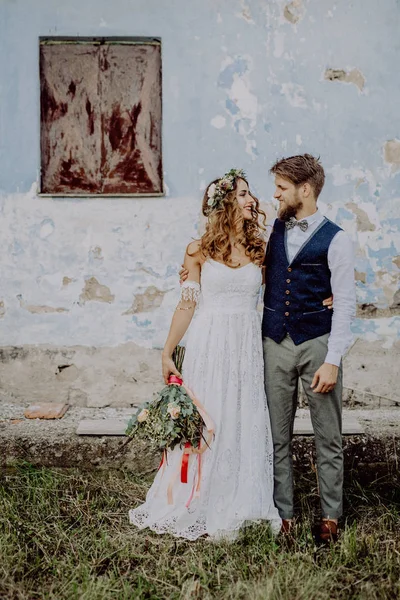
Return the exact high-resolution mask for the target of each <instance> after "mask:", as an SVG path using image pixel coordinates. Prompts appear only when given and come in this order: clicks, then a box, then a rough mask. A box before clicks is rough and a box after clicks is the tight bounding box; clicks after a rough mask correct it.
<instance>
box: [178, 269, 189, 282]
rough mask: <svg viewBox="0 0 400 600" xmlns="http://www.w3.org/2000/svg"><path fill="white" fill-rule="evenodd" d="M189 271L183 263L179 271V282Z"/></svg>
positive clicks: (184, 279)
mask: <svg viewBox="0 0 400 600" xmlns="http://www.w3.org/2000/svg"><path fill="white" fill-rule="evenodd" d="M188 275H189V271H188V270H187V269H185V267H184V266H183V265H181V270H180V271H179V283H183V282H184V281H186V279H187V278H188Z"/></svg>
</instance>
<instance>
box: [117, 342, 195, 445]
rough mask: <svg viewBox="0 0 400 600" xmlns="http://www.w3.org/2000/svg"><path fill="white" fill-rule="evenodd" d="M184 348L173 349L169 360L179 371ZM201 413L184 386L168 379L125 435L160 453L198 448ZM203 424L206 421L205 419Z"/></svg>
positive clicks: (136, 414)
mask: <svg viewBox="0 0 400 600" xmlns="http://www.w3.org/2000/svg"><path fill="white" fill-rule="evenodd" d="M184 355H185V348H183V347H182V346H177V348H176V349H175V351H174V354H173V355H172V359H173V361H174V363H175V365H176V368H177V369H178V371H179V372H181V370H182V363H183V358H184ZM204 412H205V411H203V410H202V407H201V405H200V403H199V402H198V401H197V400H196V398H195V397H194V396H193V394H192V393H191V391H190V390H189V389H188V388H187V387H186V386H185V385H184V383H183V381H182V379H180V378H179V377H176V376H175V375H170V377H169V380H168V385H167V386H165V387H164V388H163V389H162V390H161V392H159V393H158V395H157V397H156V398H155V399H154V400H152V401H151V402H146V403H145V404H144V405H143V406H141V407H140V408H139V409H138V411H137V412H136V413H135V414H134V415H133V416H132V418H131V419H130V421H129V423H128V427H127V430H126V435H128V436H129V437H130V438H136V439H144V440H146V441H148V442H149V443H150V444H151V445H152V446H153V447H155V448H158V449H160V450H163V451H166V450H173V449H174V448H175V446H176V445H178V444H179V445H180V447H184V446H185V447H187V448H188V447H189V446H190V447H192V448H199V447H200V444H201V440H202V439H204V438H203V428H204V426H206V427H207V424H206V422H205V420H204V418H203V417H204V416H206V415H205V414H204ZM206 420H207V418H206Z"/></svg>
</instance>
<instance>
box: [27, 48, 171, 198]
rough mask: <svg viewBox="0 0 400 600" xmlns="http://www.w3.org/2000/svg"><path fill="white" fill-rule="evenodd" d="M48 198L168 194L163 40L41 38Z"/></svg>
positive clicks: (43, 168)
mask: <svg viewBox="0 0 400 600" xmlns="http://www.w3.org/2000/svg"><path fill="white" fill-rule="evenodd" d="M39 58H40V150H41V159H40V160H41V165H40V190H39V194H40V195H41V196H73V197H79V196H85V197H86V196H91V197H93V196H95V197H102V196H117V197H120V196H162V195H163V194H164V187H163V170H162V146H161V127H162V89H161V81H162V79H161V77H162V70H161V40H160V39H159V38H126V37H124V38H119V37H113V38H110V37H106V38H97V37H91V38H76V37H41V38H39Z"/></svg>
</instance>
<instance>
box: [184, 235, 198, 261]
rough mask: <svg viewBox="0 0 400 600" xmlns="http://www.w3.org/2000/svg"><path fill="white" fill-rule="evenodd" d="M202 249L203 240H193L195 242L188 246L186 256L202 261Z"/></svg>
mask: <svg viewBox="0 0 400 600" xmlns="http://www.w3.org/2000/svg"><path fill="white" fill-rule="evenodd" d="M200 247H201V240H193V242H190V244H188V246H187V248H186V254H188V255H189V256H192V257H193V258H198V259H199V260H200V256H201V254H200Z"/></svg>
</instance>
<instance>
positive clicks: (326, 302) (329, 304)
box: [322, 296, 333, 310]
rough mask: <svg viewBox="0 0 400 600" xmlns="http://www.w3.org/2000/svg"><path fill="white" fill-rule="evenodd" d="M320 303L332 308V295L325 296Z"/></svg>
mask: <svg viewBox="0 0 400 600" xmlns="http://www.w3.org/2000/svg"><path fill="white" fill-rule="evenodd" d="M322 304H323V305H324V306H327V307H328V309H329V310H332V309H333V296H330V297H329V298H326V299H325V300H324V301H323V302H322Z"/></svg>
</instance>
